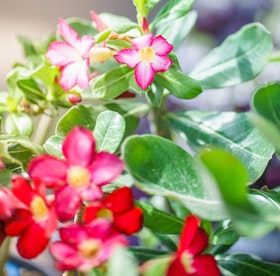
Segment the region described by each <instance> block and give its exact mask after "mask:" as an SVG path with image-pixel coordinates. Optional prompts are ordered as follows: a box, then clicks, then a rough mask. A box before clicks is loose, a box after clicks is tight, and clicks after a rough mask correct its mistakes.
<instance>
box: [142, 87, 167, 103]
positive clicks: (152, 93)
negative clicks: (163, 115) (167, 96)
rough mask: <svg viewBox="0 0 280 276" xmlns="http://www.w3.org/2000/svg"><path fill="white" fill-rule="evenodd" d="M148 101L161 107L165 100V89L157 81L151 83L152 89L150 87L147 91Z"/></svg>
mask: <svg viewBox="0 0 280 276" xmlns="http://www.w3.org/2000/svg"><path fill="white" fill-rule="evenodd" d="M145 95H146V98H147V101H148V102H149V103H150V104H151V105H153V106H157V107H160V106H161V104H162V100H163V89H162V87H161V86H159V85H157V84H156V83H152V84H151V89H149V90H148V91H147V92H146V93H145Z"/></svg>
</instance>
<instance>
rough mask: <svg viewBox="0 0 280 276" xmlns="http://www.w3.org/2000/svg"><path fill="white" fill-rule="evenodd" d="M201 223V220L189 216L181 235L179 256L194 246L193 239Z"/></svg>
mask: <svg viewBox="0 0 280 276" xmlns="http://www.w3.org/2000/svg"><path fill="white" fill-rule="evenodd" d="M199 223H200V220H199V219H198V218H197V217H196V216H194V215H189V216H187V217H186V219H185V224H184V228H183V231H182V234H181V239H180V243H179V246H178V253H179V254H180V253H181V252H183V251H184V250H186V249H188V248H189V246H190V245H191V244H192V242H193V239H194V237H195V235H196V233H197V230H198V228H199Z"/></svg>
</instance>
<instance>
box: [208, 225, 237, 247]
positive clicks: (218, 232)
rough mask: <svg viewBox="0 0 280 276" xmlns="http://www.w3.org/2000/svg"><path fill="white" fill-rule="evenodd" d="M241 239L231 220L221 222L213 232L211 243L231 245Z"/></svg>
mask: <svg viewBox="0 0 280 276" xmlns="http://www.w3.org/2000/svg"><path fill="white" fill-rule="evenodd" d="M238 239H239V235H238V234H237V232H236V231H235V230H234V228H233V225H232V222H231V220H224V221H222V222H220V223H219V224H218V225H217V226H216V227H215V230H214V231H213V234H212V237H211V243H212V244H214V245H217V244H218V245H220V244H221V245H231V244H234V243H235V242H236V241H237V240H238Z"/></svg>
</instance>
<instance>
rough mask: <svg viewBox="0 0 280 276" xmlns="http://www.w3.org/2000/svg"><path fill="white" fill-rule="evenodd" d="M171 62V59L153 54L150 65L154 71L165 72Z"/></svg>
mask: <svg viewBox="0 0 280 276" xmlns="http://www.w3.org/2000/svg"><path fill="white" fill-rule="evenodd" d="M171 64H172V59H170V58H169V57H166V56H155V57H154V59H153V62H152V63H151V67H152V69H153V71H154V72H156V73H157V72H165V71H167V70H168V69H169V67H170V66H171Z"/></svg>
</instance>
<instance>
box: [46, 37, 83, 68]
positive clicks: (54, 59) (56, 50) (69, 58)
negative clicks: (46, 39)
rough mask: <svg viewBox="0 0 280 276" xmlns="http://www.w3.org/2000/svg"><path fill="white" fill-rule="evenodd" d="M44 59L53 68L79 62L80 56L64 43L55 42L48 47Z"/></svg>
mask: <svg viewBox="0 0 280 276" xmlns="http://www.w3.org/2000/svg"><path fill="white" fill-rule="evenodd" d="M46 57H47V58H48V59H49V61H50V63H51V64H53V65H55V66H60V67H61V66H66V65H68V64H70V63H73V62H78V61H80V60H81V54H80V53H79V52H78V51H77V50H76V49H75V48H73V47H72V46H71V45H69V44H68V43H66V42H61V41H55V42H52V43H51V44H50V46H49V49H48V51H47V53H46Z"/></svg>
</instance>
